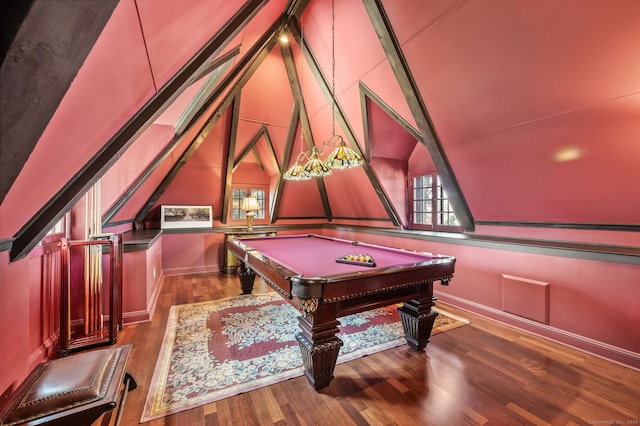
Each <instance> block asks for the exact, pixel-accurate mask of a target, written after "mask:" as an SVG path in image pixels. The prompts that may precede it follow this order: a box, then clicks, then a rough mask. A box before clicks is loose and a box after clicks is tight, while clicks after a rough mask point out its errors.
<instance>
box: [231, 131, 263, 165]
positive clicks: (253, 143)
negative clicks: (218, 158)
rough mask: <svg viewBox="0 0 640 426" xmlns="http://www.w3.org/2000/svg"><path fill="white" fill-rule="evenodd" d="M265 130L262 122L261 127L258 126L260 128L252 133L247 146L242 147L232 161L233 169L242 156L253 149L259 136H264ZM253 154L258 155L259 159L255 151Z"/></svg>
mask: <svg viewBox="0 0 640 426" xmlns="http://www.w3.org/2000/svg"><path fill="white" fill-rule="evenodd" d="M266 130H267V126H266V125H265V124H263V125H262V127H260V130H258V131H257V132H256V134H255V135H253V137H252V138H251V141H249V143H248V144H247V146H245V147H244V149H243V150H242V152H240V154H238V156H237V157H236V158H235V160H234V161H233V171H235V170H236V169H237V168H238V166H239V165H240V163H241V162H242V160H244V158H245V157H246V156H247V155H249V153H250V152H251V151H253V150H254V149H255V146H256V143H258V141H259V140H260V138H261V137H263V136H264V134H265V132H266ZM255 154H256V156H257V157H258V161H260V155H259V154H258V153H257V152H256V153H255Z"/></svg>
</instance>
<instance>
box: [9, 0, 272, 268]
mask: <svg viewBox="0 0 640 426" xmlns="http://www.w3.org/2000/svg"><path fill="white" fill-rule="evenodd" d="M267 2H268V0H249V1H247V2H246V3H245V4H244V5H243V6H242V8H241V9H239V10H238V12H236V14H235V15H234V16H232V17H231V19H229V21H227V22H226V23H225V25H224V26H223V27H222V28H221V29H220V31H218V33H216V35H215V36H213V37H212V39H211V40H209V42H208V43H207V44H206V45H205V46H204V47H203V48H202V49H201V50H200V51H199V52H198V53H197V54H196V55H195V56H194V57H193V58H192V59H191V60H190V61H189V62H188V63H187V64H186V65H185V66H184V67H183V68H182V69H181V70H180V71H179V72H178V73H177V74H176V75H174V76H173V78H172V79H171V80H170V81H169V82H167V84H165V85H164V86H163V87H162V88H161V89H160V90H159V91H158V93H156V95H155V96H153V97H152V98H151V99H150V100H149V101H148V102H147V103H146V104H145V106H144V107H143V108H142V109H141V110H139V111H138V112H137V113H136V114H135V115H134V116H133V117H132V118H131V119H130V120H129V121H128V122H127V124H125V126H124V127H123V128H121V129H120V131H118V133H117V134H116V135H115V136H114V137H113V138H111V140H109V141H108V142H107V143H106V145H105V146H104V147H103V148H102V149H101V150H100V151H99V152H98V153H97V154H96V155H95V156H94V157H93V158H92V159H91V160H89V162H87V163H86V164H85V165H84V166H83V167H82V169H81V170H80V171H79V172H78V173H77V174H76V175H75V176H74V178H73V179H72V180H70V181H69V182H68V183H67V185H66V186H65V187H64V188H62V189H61V190H60V191H59V192H58V193H57V194H56V195H54V197H53V198H52V199H51V200H49V201H48V202H47V203H46V204H45V205H44V206H43V208H42V209H40V211H38V213H37V214H36V215H34V216H33V217H32V218H31V219H30V220H29V222H28V223H27V224H25V225H24V226H23V227H22V229H20V231H18V233H17V234H16V236H15V237H16V240H15V241H14V243H13V247H12V249H11V254H10V259H11V260H12V261H13V260H17V259H20V258H22V257H24V256H26V255H27V254H28V253H29V251H31V249H33V248H34V247H35V246H36V244H38V242H39V241H40V239H42V237H43V236H44V235H45V234H46V233H47V232H48V230H49V229H51V227H52V226H53V225H54V224H55V223H56V221H58V220H59V219H60V218H61V217H62V216H63V215H64V214H65V213H66V212H67V211H69V210H70V209H71V207H73V205H74V204H75V203H76V202H77V201H78V200H80V198H82V196H83V195H84V193H85V192H86V191H87V190H88V188H90V187H91V185H93V183H94V182H95V181H96V180H97V179H99V178H100V177H102V175H104V173H106V171H107V170H109V168H110V167H111V166H112V165H113V164H114V163H115V162H116V161H117V159H118V158H120V156H121V155H122V153H124V151H126V149H127V148H129V146H130V145H131V143H133V141H135V140H136V139H137V138H138V137H139V136H140V135H141V134H142V133H143V132H144V130H146V128H147V127H148V126H149V125H150V124H151V123H153V121H154V120H155V119H156V118H157V117H158V116H160V114H161V113H162V112H163V111H164V109H166V107H167V106H168V105H170V104H171V102H173V101H174V100H175V99H176V98H177V97H178V96H179V95H180V94H181V93H182V91H183V90H184V89H185V88H186V87H187V86H188V82H189V81H190V78H191V76H193V75H194V74H195V73H197V72H199V70H200V68H201V66H202V65H203V64H204V63H206V61H207V60H208V59H209V58H211V57H216V56H217V55H219V54H220V53H221V52H222V50H223V49H224V48H225V47H226V46H227V44H228V43H229V42H230V41H231V40H232V39H233V38H234V37H235V36H236V35H237V34H238V32H239V31H240V30H241V29H242V28H243V27H244V26H245V25H246V24H247V23H248V22H249V21H250V20H251V18H253V17H254V16H255V14H256V13H258V11H259V10H260V9H261V8H262V7H263V6H264V5H265V4H266V3H267Z"/></svg>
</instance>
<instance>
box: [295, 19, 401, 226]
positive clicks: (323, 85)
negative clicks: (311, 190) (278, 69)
mask: <svg viewBox="0 0 640 426" xmlns="http://www.w3.org/2000/svg"><path fill="white" fill-rule="evenodd" d="M289 28H290V29H291V30H292V33H293V35H294V36H295V39H296V41H297V42H298V44H300V42H301V38H302V37H301V34H300V25H299V23H298V21H296V20H294V19H292V20H291V24H290V26H289ZM302 50H303V54H304V57H305V60H306V62H307V64H308V65H309V68H310V69H311V72H312V73H313V75H314V77H315V79H316V82H317V83H318V86H319V87H320V89H321V90H322V93H323V94H324V96H325V99H326V100H327V102H329V103H331V104H333V101H334V99H333V93H332V92H331V86H330V84H329V81H328V80H327V78H326V77H325V75H324V74H323V72H322V69H321V68H320V65H319V64H318V61H317V59H316V57H315V55H314V54H313V52H312V50H311V47H310V46H309V45H308V44H307V42H306V40H305V41H304V46H303V49H302ZM334 111H335V115H336V121H337V122H338V124H339V125H340V127H341V128H342V131H343V132H344V133H345V137H346V139H348V140H349V142H350V144H351V148H352V149H353V150H354V151H355V152H357V153H358V155H360V156H362V157H363V158H364V154H363V152H362V149H361V148H360V143H359V142H358V139H357V137H356V135H355V132H354V131H353V128H352V127H351V124H350V123H349V121H348V120H347V118H346V115H345V113H344V110H343V109H342V107H341V106H340V103H339V102H338V101H337V99H336V100H335V109H334ZM362 169H363V170H364V172H365V174H366V175H367V177H368V178H369V182H370V183H371V186H373V189H374V190H375V192H376V194H378V198H379V199H380V202H381V203H382V205H383V207H384V208H385V210H386V212H387V214H388V215H389V217H390V218H391V220H392V222H393V224H394V225H396V226H401V221H400V219H399V218H398V214H397V212H396V211H395V208H394V207H393V204H392V203H391V201H390V200H389V197H388V196H387V194H386V192H385V191H384V188H383V187H382V185H381V184H380V182H379V181H378V178H377V177H376V175H375V174H374V173H373V171H372V170H371V167H369V163H368V162H366V161H365V162H364V163H363V164H362ZM318 179H320V178H318ZM327 218H328V220H329V221H330V222H331V221H332V220H333V218H332V217H331V216H329V215H328V216H327Z"/></svg>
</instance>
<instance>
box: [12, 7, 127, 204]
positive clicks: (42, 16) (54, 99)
mask: <svg viewBox="0 0 640 426" xmlns="http://www.w3.org/2000/svg"><path fill="white" fill-rule="evenodd" d="M117 4H118V2H117V0H106V1H82V2H71V1H65V2H56V1H48V0H36V1H33V2H31V1H24V2H23V1H4V2H2V6H1V7H2V18H1V19H2V25H1V32H2V67H1V70H0V86H1V87H2V93H1V101H0V110H2V114H1V115H0V203H2V202H3V201H4V198H5V196H6V195H7V193H8V192H9V189H10V188H11V186H12V185H13V183H14V182H15V180H16V178H17V177H18V174H19V173H20V170H22V167H24V164H25V163H26V161H27V159H28V158H29V155H30V154H31V152H32V151H33V150H34V148H35V146H36V144H37V143H38V140H39V139H40V137H41V136H42V133H43V132H44V129H45V128H46V127H47V125H48V124H49V121H50V120H51V117H53V114H54V113H55V111H56V108H58V105H59V104H60V101H61V100H62V98H63V97H64V95H65V93H66V92H67V90H68V89H69V87H70V86H71V82H72V81H73V79H74V78H75V77H76V75H77V74H78V70H80V68H81V67H82V64H83V63H84V61H85V59H86V57H87V56H88V55H89V52H90V51H91V48H92V47H93V45H94V44H95V42H96V40H97V39H98V37H99V36H100V33H101V32H102V30H103V28H104V26H105V25H106V23H107V21H108V20H109V18H110V17H111V14H112V12H113V10H114V9H115V7H116V5H117Z"/></svg>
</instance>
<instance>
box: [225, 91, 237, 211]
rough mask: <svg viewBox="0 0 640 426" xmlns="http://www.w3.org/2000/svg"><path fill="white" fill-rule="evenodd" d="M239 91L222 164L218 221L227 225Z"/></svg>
mask: <svg viewBox="0 0 640 426" xmlns="http://www.w3.org/2000/svg"><path fill="white" fill-rule="evenodd" d="M240 93H241V92H240V91H238V92H237V93H236V96H235V98H234V100H233V107H232V108H231V117H230V121H231V126H230V130H229V138H228V139H227V143H226V144H225V145H226V146H227V147H228V148H227V150H226V154H227V156H226V162H224V166H223V167H224V172H225V173H223V176H225V179H224V183H223V186H224V187H223V189H222V213H221V215H222V217H221V218H220V221H221V222H222V223H227V218H228V217H229V205H230V204H231V191H232V189H231V185H232V183H233V154H234V153H235V152H236V140H237V138H238V121H239V119H240Z"/></svg>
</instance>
